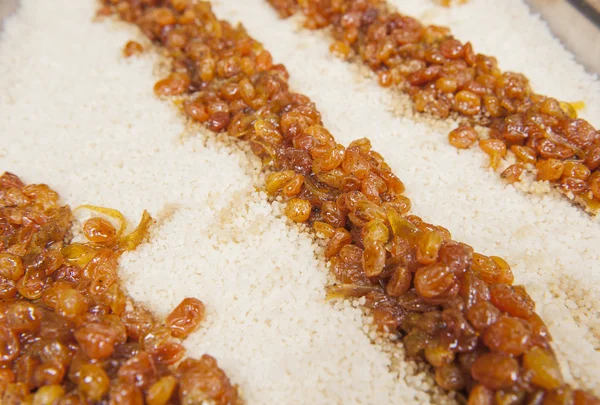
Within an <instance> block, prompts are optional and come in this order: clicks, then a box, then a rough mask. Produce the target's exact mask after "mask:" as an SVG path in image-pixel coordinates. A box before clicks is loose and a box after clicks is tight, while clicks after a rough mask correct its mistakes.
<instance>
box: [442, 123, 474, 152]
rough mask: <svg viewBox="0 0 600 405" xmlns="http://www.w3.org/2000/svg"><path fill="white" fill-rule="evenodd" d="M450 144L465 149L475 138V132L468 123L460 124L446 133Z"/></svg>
mask: <svg viewBox="0 0 600 405" xmlns="http://www.w3.org/2000/svg"><path fill="white" fill-rule="evenodd" d="M448 140H449V141H450V145H452V146H454V147H455V148H458V149H466V148H468V147H470V146H471V145H473V144H474V143H475V141H476V140H477V132H475V129H474V128H473V127H471V126H468V125H461V126H460V127H458V128H456V129H455V130H453V131H452V132H450V135H448Z"/></svg>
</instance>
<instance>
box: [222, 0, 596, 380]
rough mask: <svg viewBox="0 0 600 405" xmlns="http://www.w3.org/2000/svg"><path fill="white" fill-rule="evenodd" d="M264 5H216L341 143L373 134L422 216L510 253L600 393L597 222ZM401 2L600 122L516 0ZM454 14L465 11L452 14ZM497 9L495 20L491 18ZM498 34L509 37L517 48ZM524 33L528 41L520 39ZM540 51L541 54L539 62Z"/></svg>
mask: <svg viewBox="0 0 600 405" xmlns="http://www.w3.org/2000/svg"><path fill="white" fill-rule="evenodd" d="M484 3H485V4H484ZM264 4H266V3H265V1H264V0H245V1H244V2H241V1H239V2H237V1H229V0H218V1H215V10H216V11H217V14H218V15H220V16H221V17H223V18H226V19H229V20H231V21H241V22H242V23H243V24H244V26H246V28H247V29H248V31H249V32H250V34H251V35H253V36H255V37H256V38H257V39H259V40H260V41H262V42H263V43H264V44H265V46H266V48H267V49H269V50H270V51H271V52H272V53H273V55H274V58H275V60H276V61H283V62H284V63H285V65H286V67H287V68H288V70H289V72H290V76H291V80H290V83H291V85H292V87H294V88H295V89H299V90H300V91H301V92H303V93H304V94H306V95H308V96H309V97H311V98H312V99H313V100H314V101H315V102H316V103H317V106H318V108H319V109H320V110H321V111H322V113H323V117H324V121H325V124H326V126H327V127H328V128H329V129H330V130H332V133H333V135H334V136H335V137H336V138H337V139H338V140H339V141H340V142H342V143H344V144H347V143H349V142H350V141H352V140H353V139H357V138H361V137H365V136H366V137H368V138H370V139H371V140H372V143H373V145H374V148H375V149H376V150H377V151H379V152H380V153H382V154H383V156H384V157H385V158H386V160H387V161H388V162H389V163H390V165H391V166H392V168H393V169H394V172H395V173H396V174H398V175H399V176H400V178H401V179H402V181H404V182H405V184H406V187H407V195H408V196H409V197H410V198H411V199H412V201H413V211H414V212H415V213H416V214H417V215H420V216H422V217H423V218H424V219H426V220H428V221H430V222H433V223H437V224H440V225H443V226H445V227H447V228H448V229H450V231H451V232H452V234H453V236H454V238H456V239H457V240H460V241H463V242H466V243H469V244H471V245H472V246H473V247H475V249H476V250H477V251H480V252H482V253H484V254H495V255H500V256H502V257H504V258H505V259H506V260H507V261H508V262H509V263H510V264H511V265H512V266H513V270H514V273H515V276H516V280H517V282H519V283H523V284H525V285H526V287H527V289H528V290H529V292H530V293H531V295H532V296H533V298H534V299H535V301H536V302H537V303H538V306H537V309H538V311H539V313H540V314H541V316H542V318H543V319H545V320H546V322H547V323H548V325H549V327H550V330H551V332H552V334H553V336H554V339H555V343H556V345H555V346H556V348H557V350H558V353H559V356H560V359H561V361H562V363H563V366H564V370H566V373H567V377H568V379H570V380H571V381H575V382H578V383H581V384H583V385H585V386H588V387H590V388H593V389H595V390H596V392H600V382H599V381H598V378H597V375H599V373H600V353H599V352H598V351H596V350H595V349H596V348H600V319H599V314H598V310H597V307H596V306H597V304H596V303H597V302H598V301H599V298H600V264H599V263H600V247H599V246H600V245H599V242H600V227H599V226H598V224H597V223H594V222H593V221H592V220H591V219H590V218H589V217H588V216H587V215H585V214H583V213H582V212H581V211H580V210H579V209H578V208H576V207H573V206H571V205H570V204H569V203H568V202H567V201H566V200H565V199H563V198H560V197H558V196H557V195H554V194H549V195H531V194H524V193H522V192H520V191H518V190H516V189H515V188H514V187H512V186H510V185H506V184H504V183H503V182H502V181H501V179H500V178H499V176H498V175H497V174H495V173H493V172H491V171H489V170H487V169H485V168H484V167H485V166H486V165H487V159H486V157H485V155H484V154H483V153H478V152H476V151H472V150H466V151H457V150H456V149H455V148H453V147H451V146H450V145H449V144H448V141H447V132H446V131H443V130H439V128H440V127H443V125H439V124H438V123H437V122H436V123H432V124H433V125H427V124H425V123H422V121H423V120H420V122H419V123H416V122H414V121H412V120H410V119H406V118H401V117H397V116H395V115H394V114H393V113H391V112H389V111H388V110H391V109H394V108H395V106H394V103H395V102H396V101H397V100H395V99H394V98H392V97H391V96H390V92H388V91H387V90H385V89H381V88H379V87H378V85H377V84H376V82H375V81H374V80H372V79H367V78H365V79H361V78H359V77H358V74H357V72H356V69H353V67H352V66H351V65H350V64H348V63H346V62H343V61H341V60H338V59H337V58H335V57H334V56H332V55H331V54H330V53H329V50H328V46H329V43H330V42H329V40H328V38H327V37H325V36H324V35H323V34H322V33H313V32H309V31H306V30H303V29H300V28H298V22H297V21H294V20H288V21H282V20H279V19H278V18H277V16H276V14H275V12H274V11H273V10H272V9H268V8H265V7H264ZM395 4H396V5H397V6H398V8H399V9H400V10H401V11H403V10H404V8H405V7H404V5H406V6H407V7H406V8H407V11H408V12H413V13H417V12H418V11H419V10H421V12H422V13H425V14H426V15H432V16H436V15H437V16H444V13H450V14H451V15H450V16H447V17H446V19H445V20H441V17H440V19H438V20H436V22H438V23H446V24H449V25H450V27H451V28H452V29H453V30H454V29H455V28H456V31H457V32H458V35H459V36H460V37H466V36H468V37H469V39H471V38H473V39H476V40H474V43H475V45H476V49H479V47H480V46H481V47H482V48H483V47H484V46H485V48H484V49H482V50H483V51H485V52H488V53H491V54H493V55H495V56H497V57H498V59H499V61H500V63H501V66H502V67H504V68H510V69H520V68H521V67H523V68H524V67H527V69H522V70H523V71H525V73H526V74H527V75H528V76H529V77H532V78H534V79H533V80H532V81H533V85H534V87H535V88H536V89H538V88H539V90H540V91H543V92H546V93H548V94H551V95H556V96H558V97H562V98H564V99H567V100H581V99H583V100H585V101H586V103H587V104H588V109H587V113H588V117H589V118H591V121H592V122H593V123H597V122H600V111H598V98H599V97H600V92H599V89H600V85H599V83H598V82H597V81H596V80H595V79H593V78H592V77H590V76H589V75H587V74H586V73H585V72H584V71H583V70H582V69H581V68H580V67H578V66H577V65H576V64H575V63H574V62H573V61H572V60H571V59H570V58H569V55H568V54H567V53H566V52H565V51H564V50H562V48H561V47H560V44H558V42H557V41H556V40H555V39H553V38H552V36H551V35H550V34H549V32H548V31H547V30H546V29H545V27H544V25H543V24H541V23H540V22H539V21H538V20H537V18H536V17H534V16H532V15H529V14H528V13H527V8H525V6H524V5H523V4H521V3H520V2H518V1H514V0H511V1H507V2H494V1H492V0H490V1H483V0H473V1H472V2H470V3H469V5H467V6H464V8H461V7H459V8H457V9H453V10H451V11H448V9H445V8H441V7H437V6H435V5H434V4H433V3H432V2H430V1H420V0H414V1H404V0H396V1H395ZM415 15H417V16H419V15H418V13H417V14H415ZM455 15H460V16H462V20H460V19H458V20H457V19H456V18H454V17H452V18H451V16H455ZM467 16H468V20H469V21H475V22H476V24H475V26H471V27H469V31H465V30H466V28H465V27H464V20H466V19H467ZM494 18H497V19H498V20H500V21H499V22H496V23H490V21H491V20H492V19H494ZM267 27H268V28H267ZM488 27H489V28H491V29H488ZM509 27H510V29H509ZM461 29H462V30H463V31H461ZM506 31H508V33H506ZM501 38H508V39H510V40H512V41H513V43H512V46H507V43H506V42H505V41H506V40H508V39H506V40H501ZM519 40H520V41H521V42H520V43H522V44H524V45H526V46H527V47H525V46H519V45H518V44H519ZM542 44H543V45H542ZM529 47H530V48H529ZM531 55H533V56H531ZM536 58H538V59H540V60H542V61H544V63H542V64H534V63H533V62H532V61H533V60H535V59H536ZM522 60H527V61H528V62H522ZM528 63H529V64H528ZM567 71H568V72H569V75H568V76H566V75H565V72H567ZM538 76H539V77H538ZM565 82H567V84H565ZM569 86H575V90H569Z"/></svg>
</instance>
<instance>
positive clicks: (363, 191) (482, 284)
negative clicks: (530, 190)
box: [102, 0, 598, 404]
mask: <svg viewBox="0 0 600 405" xmlns="http://www.w3.org/2000/svg"><path fill="white" fill-rule="evenodd" d="M340 3H344V2H343V1H342V2H340ZM355 3H356V4H361V2H359V1H357V2H355ZM109 11H113V12H115V13H116V14H117V15H118V16H119V17H120V18H122V19H124V20H126V21H129V22H131V23H134V24H137V25H138V26H139V27H140V29H141V30H142V32H144V33H145V34H146V35H147V36H148V38H149V39H150V40H151V41H153V42H154V43H155V44H156V46H158V47H159V48H160V49H161V50H162V51H164V52H165V53H166V54H167V55H168V56H169V57H170V59H171V64H172V66H171V67H172V69H171V73H170V74H169V75H168V76H167V77H166V78H164V79H161V80H160V81H158V82H157V83H156V85H155V87H154V90H155V92H156V94H157V95H158V96H161V97H166V96H178V98H177V99H176V101H177V103H176V104H177V105H182V106H183V107H182V110H183V112H184V113H185V114H186V115H187V116H188V117H189V118H190V119H191V120H193V121H196V122H199V123H202V124H204V125H205V126H206V127H207V128H209V129H211V130H213V131H227V132H228V133H229V135H230V136H232V137H234V138H239V139H243V140H245V141H247V142H249V143H250V145H251V148H252V150H253V152H254V153H255V154H256V155H257V156H259V157H260V158H261V159H262V160H263V162H264V164H265V167H266V168H268V169H269V170H271V171H272V173H271V174H270V175H269V176H268V179H267V182H266V191H267V193H268V194H269V195H271V196H273V197H275V196H280V197H281V198H283V199H284V200H285V201H287V207H286V209H285V213H286V215H287V216H288V217H289V218H290V219H291V220H293V221H296V222H300V223H305V224H307V225H308V226H311V227H312V228H314V230H315V231H316V232H317V233H318V234H319V235H321V236H323V237H325V238H327V240H328V242H327V246H326V249H325V256H326V258H327V259H328V260H329V263H330V268H331V271H332V272H333V274H334V275H335V276H336V277H337V279H338V281H339V284H337V285H335V286H333V287H332V288H330V289H329V291H328V295H329V296H330V297H359V296H364V297H365V299H366V305H367V307H368V308H370V310H371V311H372V314H373V318H374V322H375V325H377V327H378V328H379V329H380V330H382V331H388V332H391V333H394V334H397V335H399V336H400V337H401V339H402V341H403V343H404V346H405V348H406V351H407V353H408V355H409V356H411V357H414V358H419V359H423V360H425V361H427V362H428V363H429V364H431V365H432V366H433V367H434V369H435V380H436V381H437V383H438V384H439V385H440V386H441V387H442V388H444V389H447V390H453V391H459V392H461V393H464V394H466V395H467V396H468V397H469V403H470V404H493V403H498V404H505V403H525V401H529V403H536V404H537V403H544V404H563V403H576V404H592V403H598V402H597V400H596V399H594V398H593V397H591V396H590V395H589V394H587V393H585V392H584V391H581V390H575V389H573V388H571V387H569V386H567V385H566V384H565V383H564V381H563V378H562V375H561V372H560V370H559V367H558V363H557V361H556V358H555V356H554V353H553V351H552V348H551V346H550V340H551V338H550V336H549V334H548V330H547V329H546V327H545V326H544V323H543V321H542V320H541V319H540V317H539V316H538V315H537V314H536V313H535V304H534V302H533V301H532V299H531V298H530V297H529V295H528V294H527V292H526V291H525V289H524V288H523V287H522V286H514V285H512V283H513V274H512V271H511V269H510V266H509V265H508V263H506V261H504V260H503V259H502V258H500V257H496V256H489V257H488V256H485V255H482V254H478V253H475V252H474V251H473V249H472V248H471V247H470V246H468V245H466V244H463V243H460V242H456V241H453V240H452V238H451V235H450V232H449V231H448V230H447V229H445V228H443V227H441V226H436V225H433V224H429V223H426V222H424V221H423V220H421V218H419V217H417V216H414V215H411V214H410V212H409V211H410V207H411V202H410V200H409V199H408V198H407V197H406V196H404V195H403V192H404V185H403V184H402V182H401V181H400V180H399V179H398V177H396V176H395V175H394V174H393V173H392V172H391V170H390V167H389V166H388V165H387V164H386V163H385V161H384V160H383V158H382V157H381V155H380V154H379V153H377V152H375V151H373V150H372V149H371V144H370V142H369V140H367V139H360V140H357V141H355V142H353V143H351V144H350V145H349V146H348V147H344V146H342V145H340V144H338V143H337V142H336V141H335V139H334V138H333V136H332V135H331V134H330V133H329V131H328V130H327V129H326V128H324V127H323V123H322V121H321V114H320V113H319V112H318V111H317V109H316V107H315V105H314V104H313V103H312V102H311V101H310V100H309V99H308V98H307V97H306V96H303V95H301V94H298V93H294V92H291V91H290V90H289V88H288V73H287V71H286V69H285V67H284V66H283V65H280V64H274V63H273V61H272V57H271V55H270V53H269V52H268V51H266V50H265V49H264V48H263V47H262V45H261V44H259V43H258V42H256V41H255V40H254V39H252V38H251V37H250V36H249V35H248V34H247V33H246V32H245V30H244V28H243V27H241V26H239V25H238V26H235V27H234V26H232V25H230V24H229V23H227V22H225V21H220V20H218V19H217V18H216V17H215V15H214V14H213V12H212V11H211V7H210V4H208V3H207V2H198V3H192V2H191V1H187V0H151V1H145V2H138V1H134V0H121V1H119V0H115V1H106V2H105V9H103V10H102V12H103V13H106V12H109ZM373 17H377V15H376V14H373ZM465 131H467V132H469V130H465ZM459 137H464V138H466V139H468V138H469V135H465V136H462V135H460V136H459ZM474 141H475V139H473V140H472V142H474ZM469 142H471V141H469ZM498 142H499V141H498ZM465 143H466V141H465ZM497 146H498V145H496V144H494V143H491V142H490V143H487V144H485V146H484V147H485V148H487V149H489V150H492V151H493V150H497V149H498V147H497ZM373 378H377V376H373ZM565 398H566V399H565ZM509 399H510V400H511V401H513V402H506V401H508V400H509ZM567 399H568V401H570V402H564V401H566V400H567ZM561 401H563V402H561ZM573 401H575V402H573Z"/></svg>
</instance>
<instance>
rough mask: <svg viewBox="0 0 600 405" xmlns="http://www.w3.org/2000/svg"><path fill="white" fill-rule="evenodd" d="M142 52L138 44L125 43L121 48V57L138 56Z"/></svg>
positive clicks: (133, 42) (132, 42)
mask: <svg viewBox="0 0 600 405" xmlns="http://www.w3.org/2000/svg"><path fill="white" fill-rule="evenodd" d="M143 51H144V48H142V45H140V44H139V43H138V42H135V41H127V43H126V44H125V47H124V48H123V55H125V57H127V58H128V57H130V56H133V55H139V54H140V53H142V52H143Z"/></svg>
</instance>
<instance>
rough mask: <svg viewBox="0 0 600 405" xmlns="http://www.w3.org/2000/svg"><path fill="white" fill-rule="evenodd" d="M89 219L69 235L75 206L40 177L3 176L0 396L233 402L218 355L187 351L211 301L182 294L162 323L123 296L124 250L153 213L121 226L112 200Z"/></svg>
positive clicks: (20, 404)
mask: <svg viewBox="0 0 600 405" xmlns="http://www.w3.org/2000/svg"><path fill="white" fill-rule="evenodd" d="M85 208H86V209H90V210H91V211H92V212H96V213H99V214H102V216H98V217H93V218H91V219H89V220H87V221H86V222H85V223H84V224H83V229H82V232H83V235H84V236H85V237H86V238H87V240H88V242H86V243H75V242H69V234H70V230H71V224H72V220H73V216H72V212H71V210H70V209H69V207H68V206H61V205H60V204H59V200H58V195H57V194H56V193H55V192H54V191H53V190H51V189H50V188H48V186H46V185H43V184H31V185H25V184H23V182H22V181H21V180H20V179H19V178H18V177H17V176H15V175H13V174H10V173H4V174H3V175H2V176H0V404H2V405H25V404H33V405H84V404H92V403H97V404H111V405H135V404H143V403H147V404H149V405H164V404H174V405H175V404H182V405H183V404H199V403H200V402H201V401H202V400H213V401H214V402H215V403H217V404H223V405H226V404H227V405H229V404H236V403H237V394H236V391H235V388H234V387H232V386H231V384H230V382H229V380H228V379H227V377H226V375H225V374H224V373H223V371H222V370H220V369H219V367H218V366H217V363H216V362H215V360H214V359H213V358H212V357H210V356H208V355H205V356H203V357H202V358H200V360H194V359H185V360H184V356H185V349H184V347H183V346H182V344H181V340H180V339H181V338H185V337H186V336H187V335H188V334H189V333H191V332H193V331H194V330H196V329H197V328H198V326H199V323H200V321H201V320H202V317H203V315H204V306H203V305H202V303H201V302H200V301H198V300H197V299H194V298H186V299H185V300H183V302H182V303H181V304H180V305H179V306H178V307H177V308H176V309H175V310H174V311H173V312H172V313H171V314H170V315H169V316H168V318H167V320H166V324H162V323H160V322H158V321H157V320H156V319H155V318H154V317H153V316H152V315H151V314H150V312H148V311H146V310H145V309H144V308H142V307H141V306H139V305H135V303H133V302H132V301H131V300H130V299H128V298H127V297H126V296H125V293H124V292H123V289H122V287H121V286H120V282H119V279H118V276H117V259H118V257H119V255H120V254H121V253H122V252H124V251H128V250H132V249H135V247H137V245H139V244H140V243H141V242H142V241H143V239H144V238H145V237H146V235H147V231H148V226H149V225H150V223H151V221H152V219H151V218H150V216H149V215H148V214H147V213H144V215H143V217H142V220H141V222H140V224H139V226H138V227H137V229H136V230H135V231H133V232H132V233H130V234H128V235H123V228H124V223H123V222H121V226H120V229H119V230H117V229H116V228H115V227H114V226H113V224H112V223H111V221H109V220H108V219H105V218H103V216H105V217H106V218H109V217H113V218H115V219H116V220H119V221H124V219H123V217H122V215H121V214H120V213H119V212H118V211H115V210H110V209H105V208H98V207H89V206H86V207H85Z"/></svg>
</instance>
